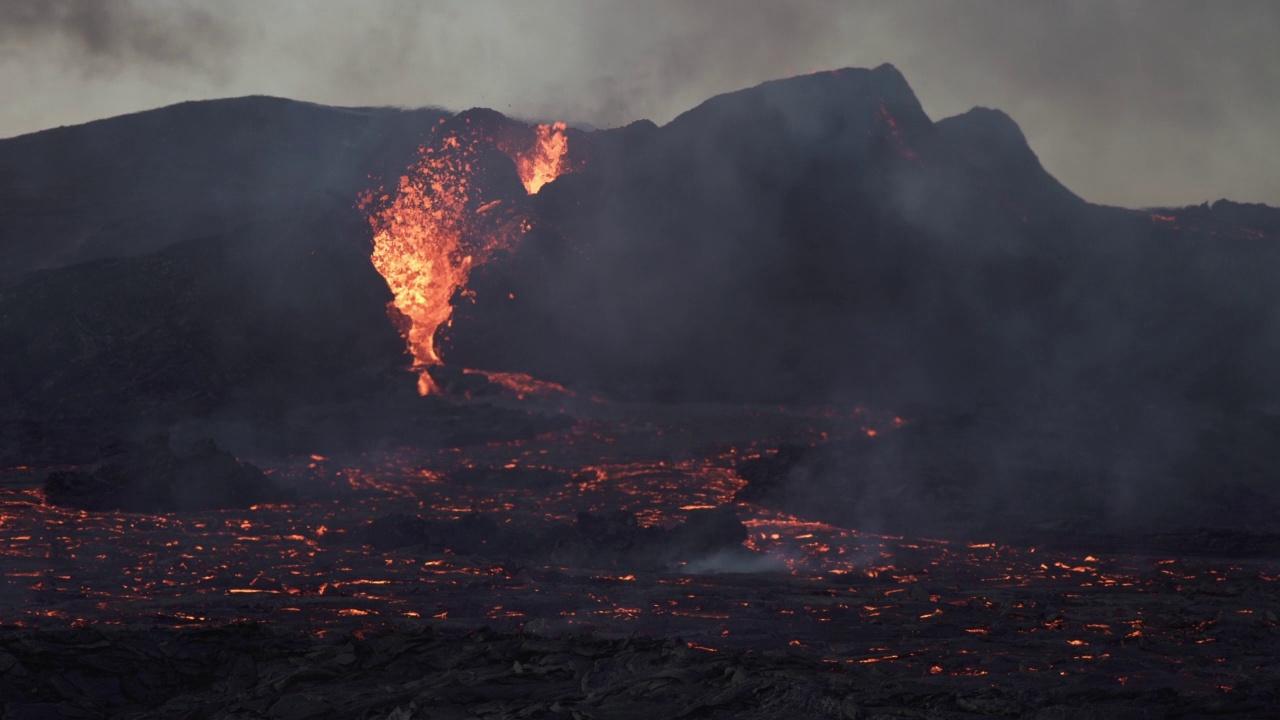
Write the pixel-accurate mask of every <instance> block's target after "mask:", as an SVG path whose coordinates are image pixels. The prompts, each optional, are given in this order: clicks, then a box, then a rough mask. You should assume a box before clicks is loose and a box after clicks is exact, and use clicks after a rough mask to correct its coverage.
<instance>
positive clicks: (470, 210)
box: [360, 123, 568, 395]
mask: <svg viewBox="0 0 1280 720" xmlns="http://www.w3.org/2000/svg"><path fill="white" fill-rule="evenodd" d="M564 130H565V126H564V124H563V123H556V124H555V125H539V126H538V127H537V129H536V141H535V144H534V147H533V148H531V149H528V150H525V151H523V152H520V151H517V152H514V153H509V154H512V155H513V157H512V160H514V161H515V163H516V166H517V169H518V170H519V173H520V179H521V181H522V182H523V183H524V186H525V188H526V190H527V191H528V192H529V193H531V194H532V193H536V192H537V191H538V189H540V188H541V187H542V186H543V185H544V184H546V183H547V182H550V181H551V180H554V179H555V178H556V177H557V176H558V175H560V174H561V173H562V172H564V171H565V170H566V168H565V166H564V155H565V153H566V151H567V150H568V140H567V138H566V136H565V134H564ZM491 147H496V144H495V143H494V141H493V139H492V138H489V137H484V136H482V135H480V134H479V133H468V134H466V135H464V134H460V133H450V134H447V135H445V136H444V137H443V139H442V140H441V141H440V142H439V143H437V144H429V145H425V146H423V147H422V148H421V150H420V155H419V158H418V161H417V162H416V163H414V165H412V166H411V167H410V168H409V172H408V173H407V174H406V175H404V176H403V177H401V178H400V183H399V186H398V188H397V190H396V192H395V195H394V197H392V196H390V195H375V194H374V193H365V194H364V195H363V196H362V197H361V203H360V204H361V207H362V208H364V209H365V210H366V211H368V212H369V224H370V226H371V227H372V228H373V254H372V258H371V259H372V261H373V266H374V267H375V268H376V269H377V270H378V272H379V273H381V274H382V276H383V278H385V279H386V281H387V285H388V286H389V287H390V288H391V292H392V294H393V295H394V299H393V300H392V302H391V305H392V306H393V308H394V312H395V314H398V316H399V317H401V318H403V321H402V322H401V323H399V324H400V325H401V332H402V334H403V335H404V336H405V341H406V342H407V344H408V348H409V352H410V353H411V354H412V355H413V360H414V369H415V370H417V371H418V392H420V393H421V394H423V395H426V394H428V393H430V392H432V391H433V390H436V389H437V388H436V387H435V384H434V383H433V382H432V380H431V376H430V375H429V374H428V373H427V370H428V369H429V368H430V367H432V366H435V365H439V364H441V359H440V355H439V353H438V352H437V350H436V346H435V335H436V330H437V329H439V328H440V326H441V325H445V326H447V325H448V323H449V320H450V317H451V316H452V315H453V305H452V304H451V301H452V299H453V295H454V293H456V292H457V291H458V290H460V289H461V288H463V287H464V286H465V285H466V283H467V278H468V276H469V275H470V273H471V269H472V268H473V267H475V266H476V265H480V264H482V263H485V262H488V261H489V260H491V259H492V258H493V257H494V256H495V255H497V254H498V253H500V252H503V251H507V250H510V249H511V248H512V247H513V246H514V245H515V243H516V242H518V241H519V239H520V237H521V235H522V233H523V231H524V230H527V228H528V222H527V220H525V219H523V218H520V219H518V221H515V222H513V223H508V224H503V223H501V222H484V223H482V222H480V220H481V219H482V218H483V217H484V216H486V215H489V214H492V213H493V211H494V209H495V208H497V207H498V206H499V205H500V204H501V200H493V201H486V200H485V198H484V197H483V193H484V188H483V187H480V184H479V178H478V174H479V167H480V163H481V161H482V154H483V153H484V152H485V151H486V150H488V149H489V148H491Z"/></svg>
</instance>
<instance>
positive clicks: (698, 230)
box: [443, 66, 1280, 409]
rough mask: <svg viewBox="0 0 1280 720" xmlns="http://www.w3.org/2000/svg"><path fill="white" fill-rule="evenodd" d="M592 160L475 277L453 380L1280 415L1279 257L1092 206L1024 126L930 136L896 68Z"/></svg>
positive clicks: (757, 92)
mask: <svg viewBox="0 0 1280 720" xmlns="http://www.w3.org/2000/svg"><path fill="white" fill-rule="evenodd" d="M586 144H587V146H588V157H587V158H586V161H585V164H584V166H583V167H582V168H581V169H580V170H579V171H578V172H576V173H573V174H570V175H566V176H563V177H561V178H560V179H558V180H556V181H555V182H553V183H551V184H549V185H548V186H547V187H545V188H544V189H543V190H542V191H541V192H540V193H539V194H538V196H536V197H535V198H534V200H535V203H536V208H537V209H538V211H539V222H538V224H537V230H536V231H535V233H534V234H533V235H531V236H530V237H529V238H527V239H526V240H525V242H524V243H523V244H522V245H521V246H520V247H518V248H517V250H516V251H515V252H514V253H513V254H512V255H511V257H509V258H500V259H498V260H496V261H494V262H492V263H489V264H488V265H485V266H482V267H480V268H478V269H477V270H476V271H475V272H474V273H473V275H472V281H471V290H472V291H473V292H474V296H473V297H471V298H470V299H471V300H473V302H468V303H463V304H460V305H459V307H458V310H457V313H456V315H455V320H454V322H453V325H452V327H451V329H450V331H449V333H448V336H447V337H446V338H444V342H443V347H444V353H445V356H446V357H448V358H449V359H450V360H451V361H453V362H456V363H458V364H460V365H463V366H470V367H484V368H488V369H494V370H507V371H519V372H527V373H530V374H533V375H535V376H538V377H545V378H548V379H552V380H556V381H559V382H562V383H568V384H578V385H586V386H594V387H596V388H599V389H603V390H605V391H606V392H611V393H614V394H639V395H642V396H646V397H657V398H684V399H688V398H708V399H720V400H782V401H797V400H800V401H808V402H819V403H823V402H828V401H829V400H830V399H831V398H832V397H841V398H857V399H859V400H860V401H862V402H866V403H871V404H881V405H891V406H893V405H900V404H903V403H911V402H929V403H937V402H941V403H958V404H964V403H972V402H975V401H983V402H997V403H1010V404H1014V405H1017V404H1020V403H1026V402H1037V403H1049V402H1051V400H1049V398H1052V397H1067V398H1069V397H1071V396H1073V395H1075V394H1078V393H1081V392H1084V393H1088V394H1091V395H1105V394H1108V393H1115V394H1118V395H1124V396H1132V397H1135V398H1136V397H1141V396H1157V397H1161V398H1164V399H1165V400H1166V401H1168V402H1171V403H1177V402H1183V401H1190V402H1193V403H1201V404H1207V405H1211V406H1215V407H1221V408H1225V409H1235V408H1239V407H1242V406H1245V405H1249V406H1252V407H1263V406H1265V405H1266V404H1267V403H1270V402H1275V401H1277V400H1280V382H1277V380H1278V379H1280V377H1278V376H1277V373H1276V372H1275V370H1274V367H1275V366H1274V364H1272V365H1271V366H1268V364H1267V362H1265V361H1264V360H1263V359H1264V358H1271V357H1276V353H1277V352H1280V331H1277V328H1280V322H1277V321H1278V320H1280V316H1278V315H1277V310H1278V309H1280V293H1277V290H1276V287H1275V283H1273V282H1271V281H1270V280H1269V279H1267V278H1268V277H1270V276H1271V275H1273V274H1274V272H1275V271H1276V270H1278V269H1280V243H1275V242H1266V241H1265V240H1261V241H1258V242H1253V243H1237V242H1231V243H1227V242H1226V241H1224V240H1216V239H1214V237H1212V236H1210V237H1204V236H1202V235H1201V234H1199V233H1194V234H1193V233H1191V232H1188V231H1186V230H1185V229H1179V228H1176V227H1166V226H1164V225H1162V224H1160V223H1154V222H1153V221H1152V220H1151V218H1150V217H1148V216H1147V215H1145V214H1139V213H1134V212H1129V211H1124V210H1119V209H1115V208H1105V207H1098V206H1093V205H1089V204H1087V203H1085V202H1084V201H1082V200H1081V199H1080V198H1078V197H1077V196H1075V195H1074V194H1072V193H1071V192H1070V191H1069V190H1067V189H1066V188H1064V187H1063V186H1062V185H1061V184H1060V183H1058V182H1057V181H1056V180H1055V179H1054V178H1053V177H1052V176H1051V175H1050V174H1049V173H1048V172H1046V171H1045V169H1044V168H1043V167H1042V166H1041V164H1040V162H1039V160H1038V159H1037V158H1036V156H1035V154H1034V152H1033V151H1032V150H1031V149H1030V148H1029V147H1028V146H1027V143H1026V140H1025V137H1024V136H1023V135H1022V133H1021V131H1020V130H1019V129H1018V127H1017V125H1016V124H1015V123H1014V122H1013V121H1012V120H1011V119H1010V118H1009V117H1008V116H1006V115H1005V114H1003V113H1001V112H999V111H995V110H986V109H975V110H973V111H970V112H968V113H965V114H963V115H960V116H957V117H955V118H949V119H946V120H943V121H940V122H938V123H933V122H931V121H930V120H929V119H928V118H927V117H926V116H925V115H924V113H923V111H922V110H921V109H920V106H919V103H918V102H916V100H915V98H914V96H913V95H912V94H911V91H910V88H909V87H908V86H907V85H906V83H905V81H903V80H902V78H901V75H900V74H898V73H897V71H896V70H893V69H892V68H890V67H887V66H886V67H881V68H877V69H875V70H841V71H837V72H833V73H818V74H815V75H810V76H804V77H799V78H792V79H789V80H783V81H777V82H772V83H765V84H764V85H761V86H759V87H757V88H751V89H748V90H743V91H739V92H735V93H730V94H728V95H724V96H720V97H717V98H713V99H712V100H709V101H707V102H706V103H703V104H702V105H700V106H699V107H697V108H694V109H692V110H690V111H688V112H686V113H684V114H683V115H681V116H680V117H678V118H677V119H676V120H673V121H672V122H671V123H669V124H668V125H666V126H663V127H660V128H656V129H654V128H642V129H639V130H638V131H637V132H636V133H634V134H633V135H632V136H631V137H629V138H628V140H627V142H626V143H622V142H617V143H612V144H611V140H610V138H609V136H606V135H605V134H603V133H601V134H594V135H591V136H588V138H587V140H586ZM1218 214H1219V216H1220V217H1221V218H1222V222H1223V223H1226V222H1228V221H1227V220H1226V218H1227V217H1233V218H1234V217H1235V216H1234V215H1230V214H1229V213H1225V212H1223V213H1218ZM1255 215H1257V213H1252V214H1250V217H1254V216H1255ZM1227 234H1229V233H1226V232H1225V231H1224V232H1223V233H1222V235H1223V236H1224V237H1225V236H1226V235H1227ZM1265 235H1266V232H1265V231H1259V237H1264V236H1265Z"/></svg>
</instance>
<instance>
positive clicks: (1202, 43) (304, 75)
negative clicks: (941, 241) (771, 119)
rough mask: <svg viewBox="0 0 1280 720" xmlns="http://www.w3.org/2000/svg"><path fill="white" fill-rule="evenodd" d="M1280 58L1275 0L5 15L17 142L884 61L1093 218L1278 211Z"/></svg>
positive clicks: (598, 117)
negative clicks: (234, 103) (310, 106)
mask: <svg viewBox="0 0 1280 720" xmlns="http://www.w3.org/2000/svg"><path fill="white" fill-rule="evenodd" d="M761 8H764V9H761ZM1277 48H1280V1H1277V0H1256V1H1255V0H1212V1H1210V0H1204V1H1196V2H1192V1H1190V0H1141V1H1138V0H1112V1H1110V2H1102V1H1095V0H1069V1H1068V0H919V1H913V0H882V1H876V2H870V1H853V0H785V1H784V0H779V1H778V2H775V3H769V2H766V1H765V0H760V1H759V2H754V1H752V0H702V1H698V0H525V1H523V2H517V1H512V2H486V1H484V0H458V1H456V2H449V1H445V0H441V1H439V2H425V1H424V2H408V1H407V0H403V1H402V0H350V1H339V0H310V1H307V2H304V1H303V0H218V2H208V1H207V0H0V96H3V97H4V98H5V102H4V103H3V104H2V105H0V137H7V136H11V135H16V134H20V133H24V132H30V131H33V130H38V129H43V128H47V127H53V126H56V125H67V124H74V123H79V122H84V121H87V120H91V119H95V118H100V117H106V116H111V115H117V114H121V113H125V112H131V111H134V110H141V109H145V108H151V107H156V106H160V105H166V104H169V103H174V102H179V101H182V100H191V99H200V98H209V97H225V96H235V95H247V94H270V95H278V96H283V97H290V98H296V99H303V100H312V101H315V102H321V103H327V104H338V105H404V106H418V105H440V106H444V107H448V108H451V109H458V110H460V109H465V108H467V107H472V106H477V105H483V106H488V107H493V108H495V109H498V110H501V111H503V112H506V113H508V114H517V115H524V116H532V117H541V118H550V117H554V118H564V119H568V120H570V121H577V122H580V123H590V124H594V125H599V126H609V125H617V124H622V123H626V122H629V121H631V120H634V119H637V118H643V117H647V118H651V119H653V120H655V121H657V122H659V123H662V122H665V121H667V120H669V119H671V118H672V117H673V116H674V115H676V114H678V113H679V112H681V111H683V110H685V109H687V108H689V107H691V106H693V105H696V104H697V103H699V102H701V101H702V100H704V99H706V98H707V97H708V96H710V95H712V94H715V93H719V92H724V91H728V90H734V89H738V88H741V87H745V86H749V85H754V84H756V83H758V82H761V81H764V80H769V79H773V78H778V77H785V76H789V75H796V74H800V73H805V72H811V71H814V70H821V69H829V68H835V67H844V66H860V67H873V66H875V65H878V64H880V63H882V62H890V63H893V64H894V65H896V66H897V67H898V68H899V69H900V70H902V72H903V74H905V75H906V77H907V80H908V81H909V82H910V83H911V85H912V87H913V88H914V89H915V91H916V94H917V95H918V96H919V98H920V101H921V103H922V104H923V105H924V108H925V110H926V111H927V112H928V113H929V114H930V115H931V116H932V117H934V118H935V119H937V118H941V117H945V116H947V115H952V114H955V113H959V112H963V111H965V110H967V109H968V108H970V107H972V106H974V105H984V106H988V107H997V108H1000V109H1002V110H1004V111H1006V112H1008V113H1009V114H1010V115H1012V116H1013V118H1014V119H1015V120H1017V121H1018V123H1019V124H1020V125H1021V126H1022V128H1023V131H1024V132H1025V133H1026V134H1027V137H1028V139H1029V140H1030V143H1031V146H1032V147H1033V148H1034V149H1035V150H1036V152H1037V153H1038V154H1039V155H1040V158H1041V160H1042V161H1043V162H1044V164H1045V166H1046V167H1047V168H1048V169H1049V171H1050V172H1052V173H1053V174H1055V175H1056V176H1057V177H1058V178H1059V179H1061V180H1062V181H1063V182H1064V183H1066V185H1067V186H1068V187H1070V188H1072V189H1073V190H1075V191H1076V192H1077V193H1079V194H1081V195H1083V196H1084V197H1085V198H1087V199H1089V200H1093V201H1096V202H1106V203H1114V204H1120V205H1128V206H1141V205H1155V204H1187V203H1198V202H1201V201H1204V200H1213V199H1217V198H1219V197H1229V198H1232V199H1236V200H1242V201H1254V202H1268V203H1270V204H1273V205H1280V50H1278V49H1277Z"/></svg>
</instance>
